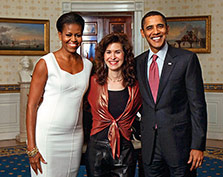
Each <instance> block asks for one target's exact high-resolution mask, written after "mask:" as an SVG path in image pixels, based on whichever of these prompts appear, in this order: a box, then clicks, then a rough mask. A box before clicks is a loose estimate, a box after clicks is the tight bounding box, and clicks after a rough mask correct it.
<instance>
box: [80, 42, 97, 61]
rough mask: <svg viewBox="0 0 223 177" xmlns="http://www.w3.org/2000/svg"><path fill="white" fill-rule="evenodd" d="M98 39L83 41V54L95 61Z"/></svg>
mask: <svg viewBox="0 0 223 177" xmlns="http://www.w3.org/2000/svg"><path fill="white" fill-rule="evenodd" d="M96 45H97V41H83V42H82V43H81V49H80V51H81V55H82V56H83V57H85V58H88V59H90V60H91V61H93V60H94V59H95V47H96Z"/></svg>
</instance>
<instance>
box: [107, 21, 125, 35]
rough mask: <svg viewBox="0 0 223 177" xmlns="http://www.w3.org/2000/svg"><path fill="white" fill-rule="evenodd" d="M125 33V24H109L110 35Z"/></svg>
mask: <svg viewBox="0 0 223 177" xmlns="http://www.w3.org/2000/svg"><path fill="white" fill-rule="evenodd" d="M112 32H117V33H126V24H125V23H110V33H112Z"/></svg>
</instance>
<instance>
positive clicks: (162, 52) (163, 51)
mask: <svg viewBox="0 0 223 177" xmlns="http://www.w3.org/2000/svg"><path fill="white" fill-rule="evenodd" d="M167 50H168V44H167V42H165V45H164V47H163V48H162V49H161V50H160V51H159V52H157V53H153V52H152V50H150V49H149V55H148V63H147V68H148V69H147V76H148V78H149V67H150V65H151V63H152V58H153V55H154V54H155V55H157V56H158V57H157V59H156V62H157V65H158V69H159V78H160V76H161V73H162V69H163V64H164V60H165V57H166V53H167Z"/></svg>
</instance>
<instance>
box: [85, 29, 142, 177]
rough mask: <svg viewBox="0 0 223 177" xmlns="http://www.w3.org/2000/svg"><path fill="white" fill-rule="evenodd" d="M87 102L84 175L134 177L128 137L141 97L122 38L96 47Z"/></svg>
mask: <svg viewBox="0 0 223 177" xmlns="http://www.w3.org/2000/svg"><path fill="white" fill-rule="evenodd" d="M88 102H89V104H90V106H91V113H92V119H93V123H92V129H91V137H90V141H89V143H88V147H87V152H86V155H87V161H86V168H87V175H88V176H89V177H93V176H97V177H99V176H100V177H105V176H106V177H109V176H120V177H121V176H122V177H134V175H135V165H136V159H135V157H134V148H133V145H132V143H131V140H130V137H131V126H132V123H133V121H134V118H135V116H136V113H137V112H138V110H139V108H140V107H141V97H140V94H139V88H138V83H137V81H136V76H135V61H134V56H133V53H132V46H131V45H130V43H129V41H128V38H127V36H126V35H125V34H119V33H112V34H108V35H107V36H105V37H104V38H103V39H102V40H101V42H100V43H99V45H98V46H97V48H96V69H95V74H94V75H93V76H92V77H91V81H90V88H89V93H88Z"/></svg>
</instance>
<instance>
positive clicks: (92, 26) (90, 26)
mask: <svg viewBox="0 0 223 177" xmlns="http://www.w3.org/2000/svg"><path fill="white" fill-rule="evenodd" d="M83 33H84V35H89V36H92V35H93V36H95V35H97V23H89V22H86V23H85V25H84V32H83Z"/></svg>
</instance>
